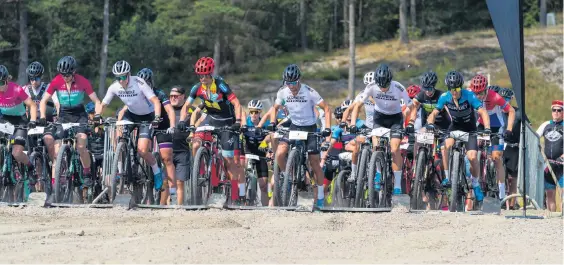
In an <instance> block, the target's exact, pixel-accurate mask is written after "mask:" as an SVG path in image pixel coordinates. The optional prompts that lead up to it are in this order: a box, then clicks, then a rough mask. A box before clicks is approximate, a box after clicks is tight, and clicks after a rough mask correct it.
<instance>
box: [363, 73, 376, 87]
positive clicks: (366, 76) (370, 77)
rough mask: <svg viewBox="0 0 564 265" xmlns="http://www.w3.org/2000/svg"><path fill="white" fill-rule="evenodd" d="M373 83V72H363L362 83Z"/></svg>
mask: <svg viewBox="0 0 564 265" xmlns="http://www.w3.org/2000/svg"><path fill="white" fill-rule="evenodd" d="M372 83H374V72H368V73H366V74H364V84H365V85H370V84H372Z"/></svg>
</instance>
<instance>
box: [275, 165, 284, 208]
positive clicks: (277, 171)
mask: <svg viewBox="0 0 564 265" xmlns="http://www.w3.org/2000/svg"><path fill="white" fill-rule="evenodd" d="M272 178H274V185H273V187H272V196H273V197H274V206H277V207H278V206H282V205H283V202H282V194H281V190H282V183H281V181H280V167H278V161H277V160H276V158H275V159H274V163H273V165H272Z"/></svg>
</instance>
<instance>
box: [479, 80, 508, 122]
mask: <svg viewBox="0 0 564 265" xmlns="http://www.w3.org/2000/svg"><path fill="white" fill-rule="evenodd" d="M484 106H485V107H486V110H487V111H488V114H489V115H490V127H491V128H500V127H503V125H504V122H503V114H502V112H506V113H507V112H509V109H510V108H511V105H509V104H508V103H507V101H505V99H504V98H503V97H502V96H500V95H499V94H498V93H496V92H495V91H493V90H489V89H488V94H487V96H486V99H485V100H484ZM478 122H479V123H480V124H482V125H483V124H484V121H482V117H480V118H479V119H478Z"/></svg>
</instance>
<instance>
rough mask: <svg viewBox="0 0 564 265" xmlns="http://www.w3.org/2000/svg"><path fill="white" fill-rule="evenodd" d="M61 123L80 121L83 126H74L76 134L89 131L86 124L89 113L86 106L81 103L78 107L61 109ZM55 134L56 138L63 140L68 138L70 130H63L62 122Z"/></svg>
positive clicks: (57, 126) (56, 128)
mask: <svg viewBox="0 0 564 265" xmlns="http://www.w3.org/2000/svg"><path fill="white" fill-rule="evenodd" d="M58 122H59V123H80V124H81V126H78V127H74V128H73V130H74V131H75V132H76V134H79V133H88V130H89V129H88V126H86V124H88V115H87V114H86V111H85V110H84V106H82V105H80V106H78V107H75V108H70V109H61V113H59V120H58ZM54 131H55V135H53V136H54V138H55V139H56V140H61V139H64V138H67V137H68V136H69V135H68V133H69V132H68V131H64V130H63V126H62V125H61V124H57V125H56V127H55V129H54Z"/></svg>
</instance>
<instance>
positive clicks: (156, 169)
mask: <svg viewBox="0 0 564 265" xmlns="http://www.w3.org/2000/svg"><path fill="white" fill-rule="evenodd" d="M151 168H152V169H153V174H155V175H156V174H159V173H161V169H160V168H159V165H158V164H157V163H155V164H154V165H152V166H151Z"/></svg>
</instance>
